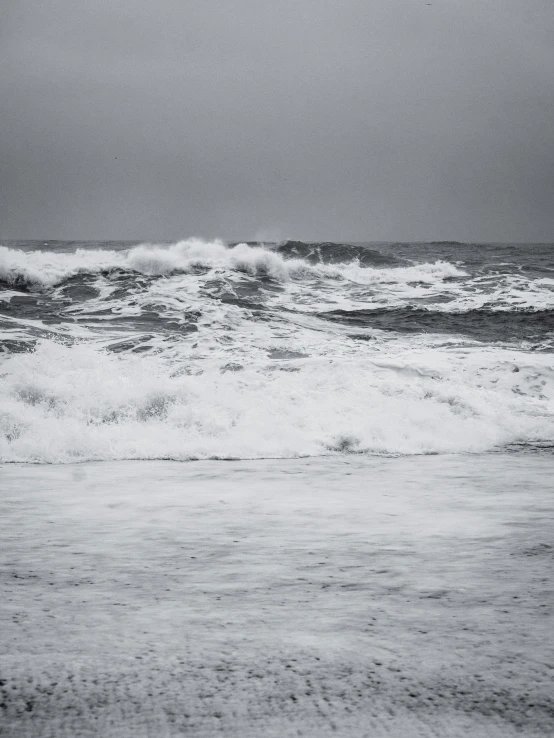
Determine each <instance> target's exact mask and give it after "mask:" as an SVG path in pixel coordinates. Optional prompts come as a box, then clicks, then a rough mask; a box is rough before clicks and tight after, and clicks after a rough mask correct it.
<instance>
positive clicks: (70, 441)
mask: <svg viewBox="0 0 554 738" xmlns="http://www.w3.org/2000/svg"><path fill="white" fill-rule="evenodd" d="M189 372H190V369H188V370H187V367H184V366H181V368H180V369H176V368H175V367H174V366H173V367H172V366H171V365H170V364H168V363H167V362H164V361H163V360H162V359H161V358H160V357H158V356H150V357H138V356H132V355H131V356H128V355H127V356H121V355H119V356H118V355H110V354H108V353H106V352H104V351H102V350H99V349H97V348H94V347H92V346H87V345H76V346H73V347H66V346H63V345H60V344H57V343H53V342H50V341H44V342H41V343H40V344H39V346H38V347H37V349H36V350H35V351H34V352H33V353H31V354H19V355H14V356H12V357H11V358H10V359H9V360H8V361H7V362H5V364H4V366H3V368H2V385H1V395H0V407H1V411H0V457H1V458H2V459H3V461H12V462H17V461H26V462H29V461H30V462H42V463H44V462H46V463H60V462H72V461H84V460H93V459H98V460H100V459H133V458H140V459H178V460H185V459H205V458H216V459H218V458H219V459H221V458H265V457H291V456H292V457H294V456H309V455H321V454H329V453H353V452H355V453H373V454H428V453H453V452H480V451H487V450H491V449H494V448H498V447H501V446H505V445H509V444H514V443H519V444H521V443H524V444H533V443H541V442H545V441H547V442H554V412H553V410H554V406H553V401H554V369H553V368H552V366H551V364H550V363H549V361H547V360H546V359H545V357H544V356H542V357H541V356H540V355H538V356H536V357H534V358H533V360H529V359H528V358H525V357H522V356H517V354H516V353H515V352H511V353H510V352H507V351H501V350H500V351H496V352H492V351H491V352H490V353H489V354H488V355H487V356H482V355H479V356H477V357H476V356H471V355H470V354H468V353H467V352H466V353H464V352H460V353H458V354H456V353H455V352H453V353H451V354H449V355H445V354H444V353H441V352H440V351H428V352H427V353H426V354H424V355H421V356H419V357H417V356H413V357H411V358H405V359H402V358H397V359H396V360H391V359H388V360H387V359H383V358H382V359H378V358H374V359H364V358H355V359H352V360H350V361H344V360H343V361H329V360H322V359H320V358H316V359H309V358H292V359H289V360H288V361H287V362H286V366H285V362H282V363H281V365H280V366H279V365H278V366H276V365H275V364H274V363H272V362H270V361H269V360H268V361H266V362H265V364H264V363H260V364H258V365H251V366H234V367H229V366H228V365H227V366H223V365H221V366H219V367H217V366H212V367H211V368H207V369H206V371H203V372H198V373H194V372H190V373H189Z"/></svg>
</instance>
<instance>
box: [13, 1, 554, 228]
mask: <svg viewBox="0 0 554 738" xmlns="http://www.w3.org/2000/svg"><path fill="white" fill-rule="evenodd" d="M429 2H430V4H429ZM429 2H427V0H278V1H277V0H272V1H271V2H268V1H267V0H156V1H154V0H2V1H1V8H0V68H1V70H2V72H1V73H0V100H1V115H0V168H1V169H0V237H1V238H4V239H6V238H76V239H87V238H88V239H101V238H106V239H109V238H122V239H123V238H132V239H134V238H137V239H164V240H170V239H177V238H182V237H186V236H190V235H198V236H204V237H214V236H219V237H221V238H229V239H235V238H238V239H240V238H244V239H252V238H255V237H258V238H272V237H273V238H284V237H295V238H303V239H334V240H337V239H344V240H424V239H456V240H479V241H485V240H495V241H498V240H512V241H518V240H519V241H532V240H539V241H549V240H554V2H552V0H429Z"/></svg>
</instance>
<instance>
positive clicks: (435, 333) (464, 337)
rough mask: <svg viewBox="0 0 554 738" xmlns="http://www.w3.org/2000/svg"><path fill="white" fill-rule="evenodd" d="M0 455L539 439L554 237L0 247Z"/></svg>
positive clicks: (553, 377) (112, 455)
mask: <svg viewBox="0 0 554 738" xmlns="http://www.w3.org/2000/svg"><path fill="white" fill-rule="evenodd" d="M0 348H1V349H2V353H1V354H0V457H1V459H2V460H3V461H30V462H39V463H41V462H46V463H52V462H71V461H84V460H93V459H99V460H100V459H124V458H125V459H131V458H145V459H182V460H186V459H198V458H215V459H224V458H267V457H295V456H311V455H324V454H350V453H363V454H422V453H456V452H483V451H496V450H499V449H506V448H511V449H515V448H529V449H536V448H545V447H547V448H549V447H552V446H554V353H553V352H554V247H552V246H550V245H521V246H518V245H510V244H508V245H471V244H456V243H436V244H336V243H303V242H299V241H286V242H282V243H272V244H261V243H250V244H246V243H241V244H226V243H224V242H221V241H214V242H206V241H202V240H200V239H189V240H185V241H181V242H179V243H175V244H129V243H116V242H109V243H108V242H106V243H78V242H71V243H68V242H12V243H5V244H4V245H3V246H0Z"/></svg>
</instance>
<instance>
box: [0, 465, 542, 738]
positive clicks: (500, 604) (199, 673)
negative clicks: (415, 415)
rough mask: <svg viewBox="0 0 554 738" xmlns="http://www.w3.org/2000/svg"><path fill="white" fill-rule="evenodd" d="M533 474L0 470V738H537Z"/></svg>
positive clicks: (465, 468)
mask: <svg viewBox="0 0 554 738" xmlns="http://www.w3.org/2000/svg"><path fill="white" fill-rule="evenodd" d="M552 469H553V464H552V457H551V456H550V455H546V454H544V455H542V454H534V455H528V454H516V455H514V454H511V455H507V454H496V455H494V454H493V455H488V456H428V457H415V458H414V457H412V458H389V459H385V458H383V459H378V458H377V459H376V458H373V459H371V458H362V457H347V458H343V459H340V458H321V459H305V460H286V461H283V460H279V461H256V462H247V461H240V462H239V461H237V462H198V463H190V464H180V463H174V462H161V461H156V462H108V463H88V464H80V465H66V466H28V465H27V466H25V465H3V466H2V467H0V478H1V487H2V496H1V502H0V504H1V515H0V525H1V532H0V545H1V551H2V570H1V575H2V597H1V598H0V629H1V633H2V638H1V643H2V651H1V659H0V671H1V676H0V678H1V682H0V684H1V710H0V735H2V736H9V737H10V738H11V737H12V736H13V737H15V736H17V737H18V738H50V737H52V738H54V737H55V738H58V737H62V736H63V737H64V738H65V737H67V738H81V736H83V737H84V736H87V737H88V736H91V737H92V736H94V737H96V736H98V738H100V737H101V738H127V737H129V738H131V736H132V737H133V738H142V737H143V736H144V737H146V736H149V737H150V736H152V737H154V736H155V737H156V738H162V737H165V736H167V737H169V736H184V735H186V736H212V735H214V736H216V735H225V736H262V735H264V736H279V737H281V736H299V735H303V736H310V737H313V738H316V737H319V736H326V735H338V736H356V737H357V738H358V737H360V736H368V737H369V736H372V738H373V737H379V736H399V737H400V736H472V737H475V736H483V738H484V737H485V736H487V738H490V737H491V736H499V737H500V736H502V737H505V736H512V735H514V736H515V735H518V736H522V735H523V736H537V738H538V736H541V738H542V737H544V736H547V735H552V734H553V733H554V699H553V697H552V694H553V690H552V686H553V683H554V647H553V645H552V632H553V626H554V622H553V618H552V605H553V601H554V597H553V591H552V589H553V588H552V584H553V582H552V563H553V556H554V548H553V545H554V537H553V519H554V518H553V512H554V496H553V494H552Z"/></svg>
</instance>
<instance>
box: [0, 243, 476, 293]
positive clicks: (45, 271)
mask: <svg viewBox="0 0 554 738" xmlns="http://www.w3.org/2000/svg"><path fill="white" fill-rule="evenodd" d="M304 246H306V245H305V244H304ZM326 246H328V245H327V244H322V245H321V246H320V247H317V249H319V250H321V249H325V247H326ZM297 248H298V247H297V246H296V245H295V246H294V247H291V248H288V244H285V245H284V246H282V247H277V248H264V247H262V246H249V245H248V244H245V243H241V244H237V245H235V246H233V247H229V246H226V245H225V244H224V243H223V242H221V241H212V242H205V241H201V240H200V239H189V240H187V241H180V242H179V243H176V244H173V245H169V246H161V245H149V244H143V245H140V246H136V247H134V248H131V249H129V250H127V251H110V250H106V249H95V250H92V249H82V248H80V249H77V250H76V251H74V252H72V253H59V252H48V251H28V252H24V251H20V250H17V249H10V248H7V247H5V246H1V247H0V282H4V283H5V284H6V285H9V286H12V287H25V286H31V287H32V286H42V287H53V286H55V285H58V284H60V283H62V282H63V281H65V280H67V279H70V278H72V277H75V276H77V275H91V274H105V273H109V272H116V271H124V272H130V273H133V272H134V273H138V274H143V275H146V276H149V277H167V276H170V275H173V274H178V273H182V274H187V273H193V274H194V273H196V272H198V271H202V270H218V269H228V270H231V271H235V272H240V273H244V274H247V275H250V276H252V277H255V276H266V277H270V278H272V279H275V280H278V281H288V280H290V279H294V278H302V277H307V278H310V277H311V278H315V277H329V278H332V279H333V278H334V279H340V278H344V279H347V280H350V281H353V282H359V283H362V284H371V283H374V282H380V281H383V282H386V281H397V280H404V281H421V282H431V281H434V280H436V279H444V278H449V277H459V276H464V275H465V274H466V273H465V272H464V271H462V270H460V269H458V268H457V267H456V266H454V265H453V264H448V263H444V262H440V261H439V262H437V263H435V264H422V265H417V266H409V267H401V266H397V267H396V268H390V269H377V268H374V269H372V268H369V267H367V266H364V264H366V262H367V258H365V257H363V258H360V252H361V251H363V249H359V248H356V247H350V249H349V250H345V251H344V253H343V256H344V258H345V259H346V260H347V261H346V262H345V263H341V261H340V259H337V260H333V259H329V258H328V259H327V262H333V263H332V264H331V263H327V262H324V260H323V258H319V259H318V260H315V261H314V259H312V258H309V254H308V251H309V250H310V249H309V247H306V248H305V249H304V251H305V253H304V254H303V255H302V254H300V253H298V254H297V255H295V254H296V249H297ZM313 249H316V247H315V246H314V247H313ZM345 249H346V247H345ZM314 253H315V251H314ZM318 253H321V251H319V252H318ZM375 253H376V252H373V255H372V256H371V258H370V259H369V261H370V262H371V263H374V262H375V257H374V254H375ZM383 261H385V262H387V263H390V261H391V260H388V261H387V260H386V259H385V258H384V257H383Z"/></svg>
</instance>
